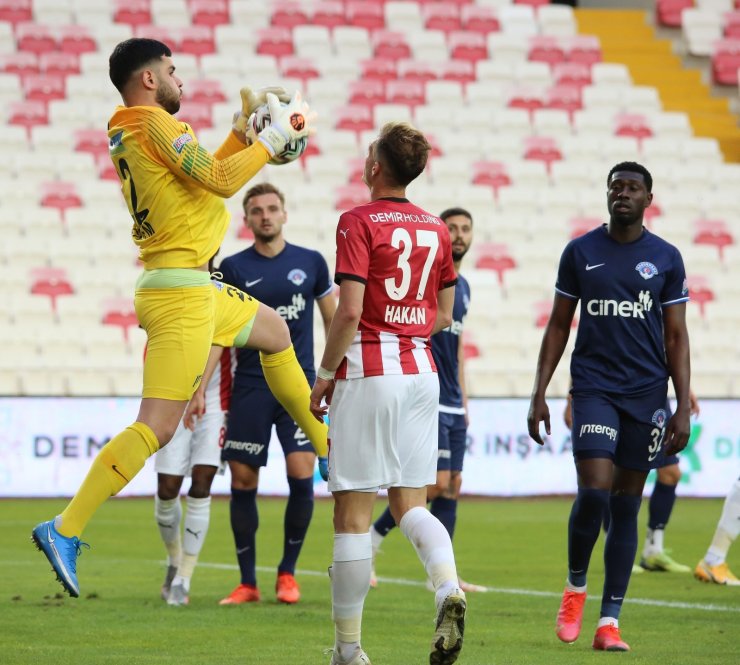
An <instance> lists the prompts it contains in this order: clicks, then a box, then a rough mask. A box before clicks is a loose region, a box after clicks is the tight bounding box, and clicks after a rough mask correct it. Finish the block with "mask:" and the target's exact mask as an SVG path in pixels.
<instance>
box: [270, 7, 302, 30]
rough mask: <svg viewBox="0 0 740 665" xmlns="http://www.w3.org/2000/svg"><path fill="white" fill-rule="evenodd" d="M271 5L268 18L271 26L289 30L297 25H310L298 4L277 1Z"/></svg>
mask: <svg viewBox="0 0 740 665" xmlns="http://www.w3.org/2000/svg"><path fill="white" fill-rule="evenodd" d="M272 4H273V9H272V16H271V17H270V23H271V24H272V25H274V26H276V27H280V28H288V29H291V28H294V27H295V26H297V25H306V24H308V23H310V21H309V17H308V13H307V12H306V11H305V10H304V9H303V7H302V6H301V3H300V2H290V1H286V0H279V1H278V2H275V3H272Z"/></svg>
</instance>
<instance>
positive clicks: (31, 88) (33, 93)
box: [23, 74, 65, 102]
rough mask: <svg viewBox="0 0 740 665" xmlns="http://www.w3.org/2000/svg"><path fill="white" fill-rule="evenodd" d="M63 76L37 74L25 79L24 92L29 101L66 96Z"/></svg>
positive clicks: (41, 100) (48, 99) (46, 100)
mask: <svg viewBox="0 0 740 665" xmlns="http://www.w3.org/2000/svg"><path fill="white" fill-rule="evenodd" d="M64 91H65V85H64V77H63V76H47V75H44V74H35V75H29V76H26V77H25V78H24V79H23V94H24V95H25V97H26V99H27V100H29V101H39V102H49V101H51V100H52V99H64V98H65V92H64Z"/></svg>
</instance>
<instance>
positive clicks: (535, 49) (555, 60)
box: [527, 35, 565, 67]
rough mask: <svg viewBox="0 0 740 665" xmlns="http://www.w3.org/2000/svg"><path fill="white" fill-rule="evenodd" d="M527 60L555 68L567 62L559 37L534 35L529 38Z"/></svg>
mask: <svg viewBox="0 0 740 665" xmlns="http://www.w3.org/2000/svg"><path fill="white" fill-rule="evenodd" d="M527 58H528V59H529V60H532V61H533V62H544V63H546V64H548V65H550V66H553V67H554V66H555V65H558V64H560V63H562V62H565V51H564V50H563V47H562V46H561V45H560V41H559V40H558V38H557V37H553V36H551V35H534V36H532V37H530V38H529V50H528V52H527Z"/></svg>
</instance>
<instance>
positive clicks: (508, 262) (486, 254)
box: [475, 243, 517, 288]
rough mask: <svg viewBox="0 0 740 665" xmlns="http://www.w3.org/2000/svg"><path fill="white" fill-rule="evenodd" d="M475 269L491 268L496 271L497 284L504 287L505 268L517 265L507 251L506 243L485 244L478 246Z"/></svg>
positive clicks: (509, 268) (511, 268)
mask: <svg viewBox="0 0 740 665" xmlns="http://www.w3.org/2000/svg"><path fill="white" fill-rule="evenodd" d="M475 267H476V269H477V270H493V271H494V272H495V273H496V277H497V279H498V284H499V286H500V287H501V288H503V287H504V274H505V273H506V271H507V270H513V269H514V268H516V267H517V263H516V261H515V260H514V257H513V256H511V254H510V253H509V249H508V247H507V246H506V245H502V244H495V243H490V244H485V245H484V246H479V247H478V258H477V259H476V261H475Z"/></svg>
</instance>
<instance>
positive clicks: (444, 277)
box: [437, 224, 457, 291]
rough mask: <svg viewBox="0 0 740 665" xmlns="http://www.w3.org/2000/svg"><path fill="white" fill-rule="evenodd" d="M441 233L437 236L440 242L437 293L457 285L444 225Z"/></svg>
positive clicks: (447, 232)
mask: <svg viewBox="0 0 740 665" xmlns="http://www.w3.org/2000/svg"><path fill="white" fill-rule="evenodd" d="M443 229H444V230H443V231H441V232H440V234H439V236H440V238H441V240H442V269H441V270H440V273H439V287H438V289H437V290H438V291H441V290H442V289H446V288H449V287H450V286H454V285H455V284H456V283H457V273H456V272H455V265H454V263H453V262H452V243H451V242H450V232H449V230H448V229H447V225H446V224H445V225H444V227H443Z"/></svg>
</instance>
